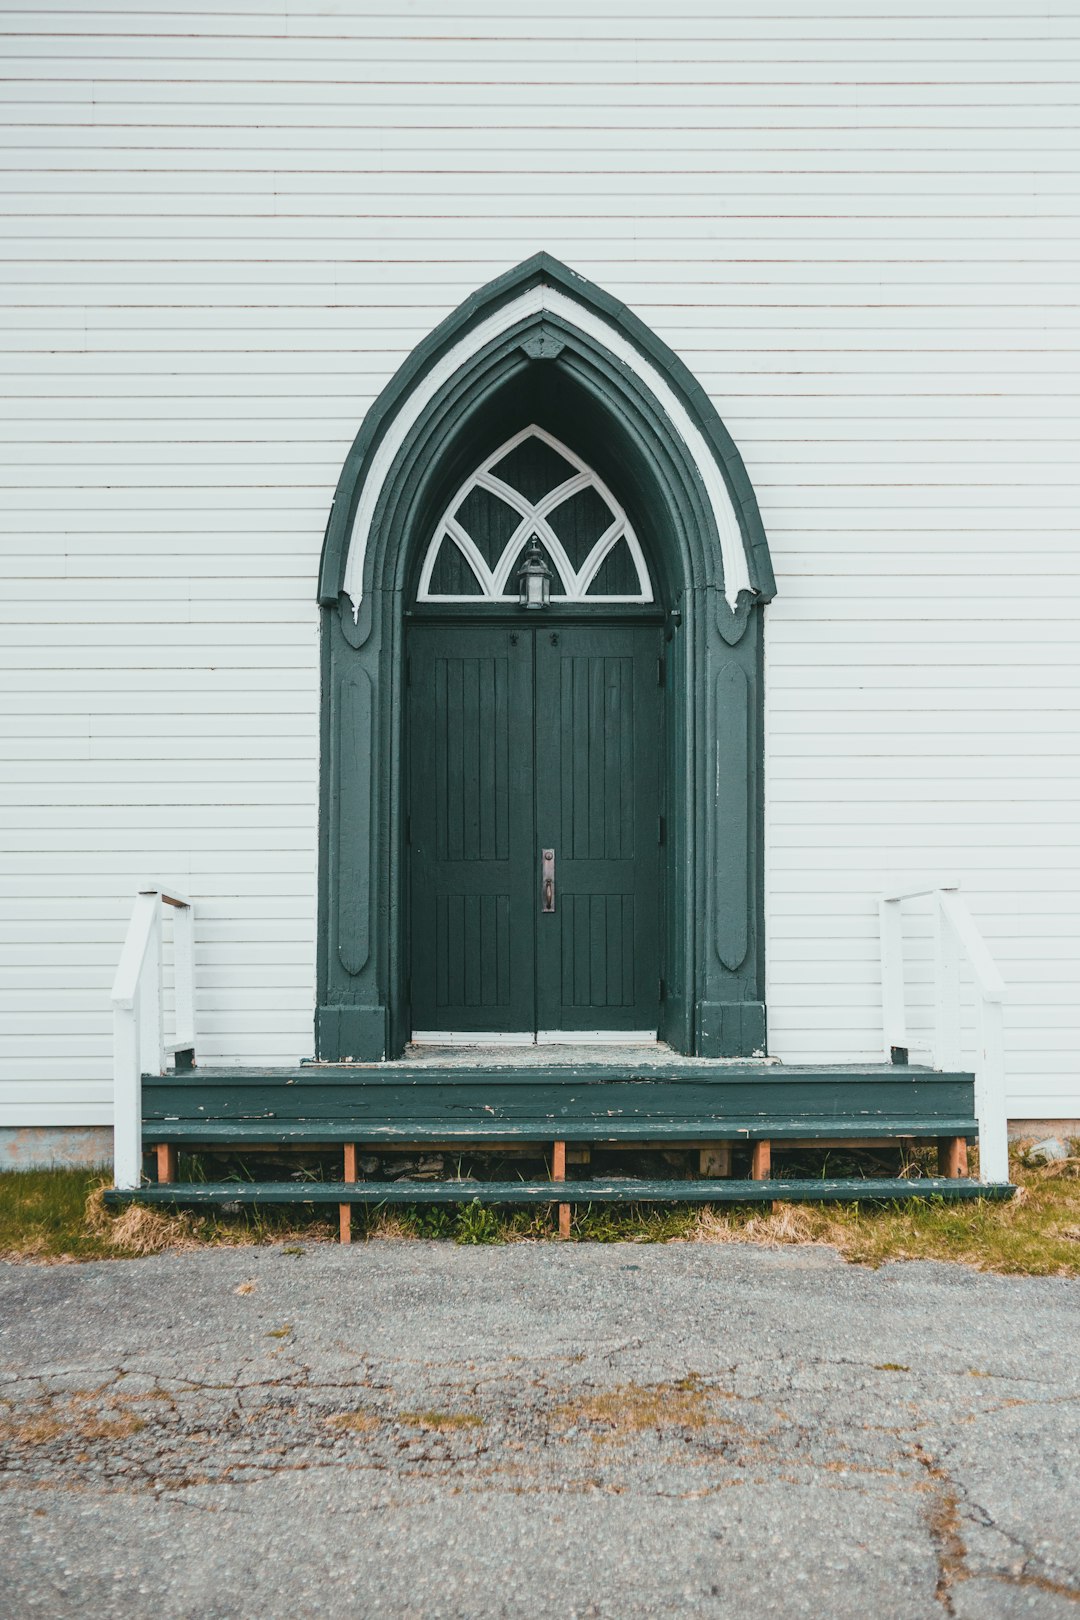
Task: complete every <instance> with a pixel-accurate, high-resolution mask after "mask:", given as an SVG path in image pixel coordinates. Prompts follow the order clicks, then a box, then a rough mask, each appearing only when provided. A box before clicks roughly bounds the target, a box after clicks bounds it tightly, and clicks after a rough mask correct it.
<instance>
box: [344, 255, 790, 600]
mask: <svg viewBox="0 0 1080 1620" xmlns="http://www.w3.org/2000/svg"><path fill="white" fill-rule="evenodd" d="M533 365H537V366H545V367H546V366H550V365H554V366H555V367H556V368H559V367H567V366H569V367H571V368H573V367H574V366H576V367H577V368H578V370H580V369H581V368H582V367H583V366H585V367H591V368H592V373H593V374H595V377H596V379H597V383H596V392H597V393H599V394H601V395H604V394H605V393H606V394H607V395H610V400H609V408H611V409H612V410H614V411H616V412H620V411H621V412H622V413H623V414H624V415H626V416H627V417H632V416H635V415H636V416H637V417H638V418H639V419H646V420H647V424H648V430H649V431H650V432H651V433H652V434H653V435H654V436H655V437H657V438H658V439H659V440H661V441H662V442H664V443H666V444H668V445H669V446H670V453H671V456H672V458H673V460H675V461H677V462H679V463H680V464H681V465H683V467H684V468H685V476H686V481H687V484H688V487H692V488H693V489H694V490H696V492H697V493H696V497H695V499H696V505H697V509H698V511H697V516H698V521H699V524H700V526H701V527H702V528H703V530H704V532H703V533H702V535H701V536H700V546H701V549H702V556H703V557H704V558H705V563H704V566H703V570H702V573H703V577H702V578H701V580H700V581H699V583H702V584H705V585H709V586H714V587H715V588H717V589H718V590H719V592H720V593H721V594H722V595H723V597H725V598H726V601H727V604H728V607H729V609H730V610H732V611H733V612H734V611H735V610H737V608H738V606H739V603H740V601H742V602H750V601H753V600H769V599H770V598H771V597H772V596H773V595H774V594H775V582H774V579H773V573H772V567H771V564H770V561H769V553H768V545H767V542H766V540H765V534H764V530H763V527H762V523H761V518H760V514H759V512H758V506H757V501H756V499H755V497H754V492H753V488H752V486H751V484H750V480H749V477H748V475H747V473H746V469H745V467H744V466H743V463H742V459H741V457H740V456H739V453H738V450H737V449H736V447H735V445H734V443H733V441H732V439H731V437H730V435H729V434H728V433H727V431H726V429H725V428H724V426H723V423H722V422H721V420H720V417H719V416H718V414H717V413H716V411H715V409H714V408H713V406H712V404H711V402H710V401H709V399H708V397H707V395H706V394H705V392H704V390H703V389H702V388H701V387H700V385H699V384H698V383H697V382H696V380H695V379H694V377H693V376H692V374H691V373H690V372H689V370H688V369H687V367H686V366H685V365H684V364H683V362H682V361H681V360H680V359H679V358H678V356H677V355H676V354H675V353H674V352H673V351H672V350H671V349H670V348H669V347H668V346H667V344H665V343H664V342H663V341H662V340H661V339H660V338H658V337H657V336H656V334H655V333H654V332H652V331H651V330H650V328H649V327H648V326H647V325H646V324H645V323H644V322H643V321H642V320H640V318H639V317H638V316H636V315H634V314H633V313H632V312H631V311H630V310H629V309H628V308H627V307H626V306H625V305H624V304H622V303H620V302H619V301H618V300H617V299H615V298H613V297H612V296H611V295H610V294H608V293H607V292H605V291H604V290H603V289H602V288H600V287H598V286H596V285H595V284H594V283H593V282H590V281H589V280H587V279H586V278H585V277H584V276H582V275H580V274H579V273H578V272H577V271H575V270H572V269H571V268H570V267H569V266H568V265H565V264H563V263H562V262H561V261H560V260H558V259H556V258H554V257H553V256H552V255H551V254H549V253H546V252H538V253H535V254H533V255H532V256H531V257H529V258H528V259H525V260H523V261H522V262H521V263H520V264H518V265H516V266H514V268H513V269H511V270H508V271H506V272H505V273H504V274H503V275H501V276H498V277H496V278H495V280H493V281H490V282H488V283H487V284H486V285H485V286H483V287H481V288H479V289H478V290H477V291H476V292H474V293H472V294H471V295H470V296H469V297H468V298H467V299H465V301H464V302H463V303H462V304H461V305H459V306H458V308H457V309H456V310H454V311H453V313H452V314H450V315H449V316H447V318H446V319H445V320H444V321H442V322H441V323H440V324H439V325H438V326H437V327H436V328H435V329H434V330H433V331H432V332H431V333H430V334H429V335H428V337H426V338H425V339H423V340H422V342H421V343H420V344H418V345H417V347H416V348H415V349H414V350H413V352H412V354H411V355H409V357H408V358H407V359H406V360H405V362H404V363H403V364H402V366H401V367H400V368H399V370H398V371H397V373H396V374H395V376H394V377H393V378H392V379H391V381H390V382H389V383H388V384H387V386H386V387H385V388H384V389H383V391H382V393H381V394H380V395H379V397H378V399H377V400H376V401H375V403H374V404H373V405H372V407H371V409H370V411H369V412H368V414H367V416H366V417H365V420H364V423H363V425H362V427H361V429H360V432H359V433H358V434H357V437H356V440H355V441H354V443H353V446H352V448H351V450H350V452H349V456H348V457H347V459H346V462H345V466H344V468H343V470H342V474H341V478H340V479H339V481H338V487H337V490H336V493H335V497H334V502H333V505H332V507H331V512H330V518H329V522H328V524H327V532H326V539H325V542H324V548H323V562H322V571H321V575H320V586H319V595H320V600H321V601H322V602H323V603H325V604H330V603H333V602H336V601H337V600H338V599H339V595H340V593H341V592H345V593H346V594H347V595H348V596H349V597H350V599H351V601H352V604H353V609H354V615H355V614H358V613H359V609H360V604H361V602H362V600H363V598H364V596H365V594H366V592H367V591H368V590H370V589H371V584H372V577H373V568H374V566H375V563H374V557H375V553H376V552H377V551H378V549H379V547H380V546H382V545H384V543H385V534H386V532H387V530H388V528H389V527H391V525H388V523H387V522H386V521H385V519H386V513H385V510H384V508H385V504H386V501H387V499H388V491H389V490H390V489H391V487H392V486H393V485H394V482H395V479H400V477H401V476H402V467H403V465H404V464H405V463H406V462H407V461H408V460H409V459H410V456H413V457H415V455H417V454H421V453H428V454H430V453H431V452H430V450H428V451H426V452H425V451H421V449H420V448H419V447H420V446H422V445H427V444H429V443H430V437H429V434H428V429H429V428H432V424H433V423H435V422H436V421H439V422H441V423H443V424H444V430H445V423H446V420H447V413H448V411H450V410H451V409H452V401H453V399H455V398H463V397H464V395H465V393H466V391H467V388H466V385H469V384H472V385H474V389H479V388H480V387H481V385H482V384H484V383H485V382H486V381H490V380H493V379H495V378H496V376H503V377H505V376H508V375H510V374H511V373H512V372H513V371H514V370H515V369H517V370H520V369H521V368H524V367H528V366H533Z"/></svg>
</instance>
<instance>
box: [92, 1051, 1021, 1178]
mask: <svg viewBox="0 0 1080 1620" xmlns="http://www.w3.org/2000/svg"><path fill="white" fill-rule="evenodd" d="M977 1135H978V1124H977V1121H976V1117H975V1108H974V1077H973V1076H972V1075H971V1074H968V1073H962V1072H949V1073H943V1072H941V1071H938V1070H934V1069H929V1068H923V1067H920V1066H918V1065H913V1064H904V1065H900V1064H871V1065H855V1066H846V1065H838V1064H831V1065H785V1064H779V1063H775V1062H773V1061H770V1060H756V1061H755V1060H751V1061H732V1060H723V1059H720V1060H718V1059H708V1058H692V1057H682V1056H679V1055H678V1054H676V1053H672V1052H669V1051H667V1050H666V1049H665V1048H663V1047H660V1046H659V1045H656V1046H652V1045H650V1046H645V1047H640V1048H625V1049H612V1048H608V1049H604V1050H602V1051H596V1052H588V1051H584V1052H583V1050H582V1048H581V1047H576V1048H573V1049H569V1050H564V1051H562V1052H560V1051H558V1050H557V1049H546V1048H521V1049H507V1048H499V1049H495V1050H484V1049H477V1048H465V1047H463V1048H457V1049H454V1048H436V1049H414V1050H412V1051H410V1053H409V1054H408V1055H407V1056H406V1057H404V1058H401V1059H399V1060H396V1061H392V1062H383V1063H302V1064H300V1065H298V1066H297V1067H295V1068H242V1069H241V1068H224V1067H221V1068H198V1069H190V1070H174V1071H171V1072H169V1073H166V1074H164V1075H148V1076H145V1077H144V1079H143V1141H144V1144H145V1145H146V1147H147V1148H153V1147H158V1148H160V1149H163V1150H165V1151H167V1152H168V1153H170V1154H172V1155H173V1158H172V1159H170V1160H166V1161H163V1162H168V1163H172V1164H175V1150H176V1149H177V1148H181V1147H182V1148H185V1149H197V1148H204V1149H205V1148H209V1149H218V1150H223V1149H231V1150H239V1151H242V1150H244V1149H250V1150H252V1151H254V1150H256V1149H259V1148H275V1149H282V1148H289V1147H293V1148H296V1149H304V1148H327V1149H330V1148H339V1147H342V1146H344V1147H345V1148H346V1150H347V1151H349V1150H351V1149H354V1148H360V1149H369V1150H370V1149H378V1148H380V1147H381V1148H384V1149H387V1150H392V1149H401V1148H408V1147H421V1146H425V1145H431V1144H435V1143H441V1144H445V1145H447V1146H455V1147H465V1146H470V1147H474V1148H476V1149H478V1150H481V1151H482V1150H486V1149H492V1148H497V1147H499V1146H504V1147H509V1146H515V1145H517V1146H521V1145H528V1144H536V1145H537V1146H539V1147H542V1148H543V1149H545V1150H549V1149H551V1148H552V1146H553V1144H555V1143H561V1144H569V1145H571V1146H574V1145H577V1146H579V1147H593V1146H597V1147H599V1146H602V1145H604V1144H607V1145H612V1146H615V1145H619V1144H625V1145H629V1144H639V1145H643V1146H654V1145H668V1146H681V1147H686V1148H690V1147H698V1148H701V1149H709V1148H712V1147H717V1146H720V1145H722V1144H725V1143H734V1144H737V1143H739V1142H743V1143H748V1144H751V1145H752V1146H753V1145H755V1144H756V1149H755V1153H756V1155H757V1156H760V1155H761V1154H762V1150H764V1156H763V1157H756V1158H755V1169H754V1171H753V1177H752V1179H745V1178H743V1177H739V1178H734V1177H728V1176H721V1177H717V1176H716V1175H709V1174H703V1175H702V1176H701V1177H699V1178H696V1179H658V1178H641V1177H623V1176H615V1177H606V1178H605V1177H601V1176H597V1175H596V1174H595V1172H593V1173H591V1174H585V1175H581V1176H579V1177H578V1179H574V1177H573V1174H571V1176H570V1179H567V1180H557V1179H553V1180H550V1181H528V1180H520V1181H506V1180H497V1181H479V1180H474V1179H471V1178H470V1179H465V1178H462V1179H459V1180H443V1181H429V1180H408V1179H401V1180H393V1181H388V1180H384V1179H378V1180H374V1179H373V1180H370V1181H365V1180H364V1179H363V1178H362V1177H358V1179H355V1180H353V1179H345V1180H342V1181H336V1180H335V1181H333V1182H330V1181H327V1182H322V1183H317V1184H315V1183H311V1182H296V1181H264V1182H252V1183H236V1182H207V1183H181V1182H178V1181H177V1180H175V1179H174V1174H173V1175H170V1176H169V1178H168V1179H167V1180H166V1181H164V1182H163V1183H161V1184H159V1185H156V1186H149V1187H144V1188H142V1189H141V1190H139V1191H136V1192H134V1193H132V1192H113V1193H110V1194H109V1197H110V1199H113V1200H117V1201H121V1200H123V1199H126V1198H131V1197H137V1198H144V1199H146V1200H148V1201H151V1202H170V1203H189V1204H205V1203H224V1202H233V1203H278V1202H290V1203H337V1204H339V1205H341V1206H347V1205H350V1204H376V1203H387V1202H395V1203H400V1202H416V1203H443V1202H457V1201H472V1200H479V1201H481V1202H484V1203H533V1204H537V1203H539V1204H543V1203H559V1204H564V1205H565V1204H570V1203H591V1202H596V1203H611V1202H618V1203H625V1202H637V1201H642V1202H645V1201H670V1200H678V1201H693V1202H700V1203H709V1202H726V1203H729V1202H740V1201H755V1202H756V1201H769V1200H776V1199H788V1200H798V1201H807V1200H813V1201H822V1200H827V1199H845V1200H847V1199H853V1198H854V1199H875V1200H880V1199H898V1198H911V1197H916V1196H918V1197H926V1196H947V1197H957V1198H968V1197H981V1196H1007V1195H1008V1194H1009V1192H1010V1191H1011V1188H1010V1187H1009V1186H1008V1185H1007V1184H1003V1185H1001V1186H998V1187H994V1188H990V1187H987V1186H985V1185H983V1184H981V1183H979V1182H976V1181H974V1180H972V1179H970V1178H969V1177H967V1176H966V1175H965V1174H963V1173H960V1172H959V1169H958V1167H959V1166H961V1165H962V1158H961V1159H956V1158H954V1159H953V1161H952V1163H953V1169H952V1171H951V1173H950V1174H948V1175H939V1176H936V1177H923V1178H921V1179H917V1180H909V1179H906V1178H904V1177H896V1178H889V1177H881V1176H880V1175H879V1176H877V1177H873V1178H862V1177H853V1176H852V1177H843V1178H832V1179H823V1180H813V1181H807V1180H798V1179H792V1178H785V1177H784V1176H782V1175H779V1176H778V1175H776V1174H775V1173H773V1172H772V1171H771V1167H770V1158H769V1155H770V1150H771V1147H772V1146H773V1145H775V1147H776V1149H782V1148H784V1147H785V1146H789V1147H790V1146H794V1145H796V1144H797V1145H799V1146H803V1147H804V1146H812V1145H814V1144H821V1145H824V1144H842V1143H852V1144H855V1143H858V1142H882V1143H884V1142H893V1143H896V1142H900V1141H906V1142H914V1141H931V1142H934V1141H936V1142H937V1143H938V1145H939V1149H940V1150H941V1151H942V1152H943V1153H944V1152H947V1151H949V1144H960V1143H963V1142H967V1141H974V1140H977ZM943 1162H944V1161H943ZM704 1163H705V1161H704V1160H703V1161H702V1165H703V1168H704ZM348 1175H349V1172H348V1171H346V1176H347V1177H348Z"/></svg>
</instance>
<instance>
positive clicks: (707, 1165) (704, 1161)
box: [698, 1142, 731, 1178]
mask: <svg viewBox="0 0 1080 1620" xmlns="http://www.w3.org/2000/svg"><path fill="white" fill-rule="evenodd" d="M730 1174H731V1143H730V1142H717V1143H716V1144H715V1145H714V1146H713V1147H703V1148H700V1149H699V1150H698V1175H699V1176H707V1177H710V1178H711V1177H713V1176H716V1177H718V1178H722V1177H724V1176H730Z"/></svg>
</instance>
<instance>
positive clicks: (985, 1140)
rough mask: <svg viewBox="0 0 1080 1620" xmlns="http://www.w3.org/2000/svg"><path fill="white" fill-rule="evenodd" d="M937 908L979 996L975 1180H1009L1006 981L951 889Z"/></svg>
mask: <svg viewBox="0 0 1080 1620" xmlns="http://www.w3.org/2000/svg"><path fill="white" fill-rule="evenodd" d="M941 909H942V912H943V913H944V916H945V920H946V921H947V923H948V924H949V927H950V928H951V930H952V932H953V933H954V934H955V936H956V939H957V941H958V942H959V944H960V945H961V946H962V947H963V949H964V951H965V953H966V955H967V959H968V961H969V962H970V964H971V971H972V975H973V977H974V980H975V988H976V992H977V994H978V997H979V1006H978V1009H977V1013H978V1016H977V1025H976V1036H975V1044H976V1052H975V1117H976V1118H977V1119H978V1121H979V1179H980V1181H1008V1179H1009V1129H1008V1118H1007V1113H1006V1106H1005V1034H1004V1028H1005V1012H1004V1002H1005V983H1004V980H1003V979H1002V977H1001V974H1000V973H999V972H998V970H997V967H996V966H995V964H994V959H993V957H992V956H991V955H990V952H989V951H988V950H987V948H986V941H985V940H984V939H983V937H982V935H981V934H980V933H979V930H978V929H977V928H976V926H975V919H974V917H973V916H972V915H971V912H970V911H969V910H968V908H967V906H966V905H965V904H964V902H963V901H962V900H961V898H960V896H959V895H958V894H957V893H956V892H955V891H954V890H948V889H946V890H943V892H942V895H941Z"/></svg>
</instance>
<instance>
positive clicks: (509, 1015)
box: [409, 625, 534, 1032]
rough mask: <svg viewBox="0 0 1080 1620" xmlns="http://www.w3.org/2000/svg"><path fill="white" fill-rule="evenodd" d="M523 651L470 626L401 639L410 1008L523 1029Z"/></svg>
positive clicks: (527, 800) (526, 1023)
mask: <svg viewBox="0 0 1080 1620" xmlns="http://www.w3.org/2000/svg"><path fill="white" fill-rule="evenodd" d="M532 688H533V672H532V648H531V646H530V645H529V642H528V638H527V637H525V636H519V635H517V634H515V633H514V632H511V631H508V630H505V629H497V628H492V629H488V628H487V627H483V626H476V625H468V626H461V627H458V626H453V627H446V626H423V627H417V628H416V629H415V630H413V632H412V634H411V637H410V643H409V697H410V727H409V737H410V748H409V754H410V758H409V772H410V806H409V831H410V844H411V873H410V877H411V902H410V912H411V919H410V920H411V941H412V973H411V992H412V1016H413V1025H414V1027H415V1028H417V1029H430V1030H499V1031H505V1032H511V1031H524V1030H531V1029H532V1028H533V1017H534V1012H533V1007H534V989H533V977H534V968H533V952H532V945H531V941H532V937H533V919H532V909H533V903H534V902H533V892H532V884H531V882H530V880H529V873H530V861H531V856H532V816H533V810H532V793H533V783H532V774H533V749H532V729H531V714H532V700H533V699H532Z"/></svg>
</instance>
